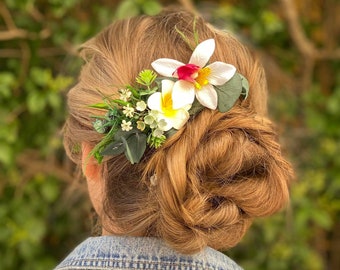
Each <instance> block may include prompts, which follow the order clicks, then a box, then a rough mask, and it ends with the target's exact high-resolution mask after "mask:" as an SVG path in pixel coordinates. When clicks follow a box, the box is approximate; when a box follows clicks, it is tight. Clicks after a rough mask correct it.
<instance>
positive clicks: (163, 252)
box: [55, 236, 242, 270]
mask: <svg viewBox="0 0 340 270" xmlns="http://www.w3.org/2000/svg"><path fill="white" fill-rule="evenodd" d="M79 269H82V270H84V269H89V270H90V269H91V270H93V269H96V270H99V269H155V270H158V269H162V270H163V269H167V270H170V269H171V270H196V269H209V270H222V269H223V270H242V268H241V267H240V266H238V265H237V264H236V263H235V262H234V261H232V260H231V259H230V258H229V257H227V256H226V255H224V254H222V253H220V252H218V251H216V250H214V249H211V248H206V249H205V250H204V251H202V252H200V253H197V254H195V255H191V256H188V255H183V254H179V253H177V252H176V251H174V250H172V249H171V248H169V247H167V246H166V245H165V244H164V242H163V241H162V240H160V239H157V238H149V237H117V236H100V237H90V238H88V239H87V240H85V241H84V242H83V243H81V244H80V245H79V246H78V247H76V248H75V249H74V250H73V251H72V252H71V253H70V254H69V255H68V256H67V257H66V259H65V260H64V261H62V262H61V263H60V264H59V265H58V266H57V267H56V268H55V270H79Z"/></svg>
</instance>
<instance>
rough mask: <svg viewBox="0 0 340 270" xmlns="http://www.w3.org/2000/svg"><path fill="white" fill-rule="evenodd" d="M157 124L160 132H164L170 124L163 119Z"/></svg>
mask: <svg viewBox="0 0 340 270" xmlns="http://www.w3.org/2000/svg"><path fill="white" fill-rule="evenodd" d="M157 124H158V128H159V129H160V130H164V128H165V127H166V126H167V124H168V123H167V122H166V121H165V119H161V120H159V121H158V123H157Z"/></svg>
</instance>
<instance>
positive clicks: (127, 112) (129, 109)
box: [123, 105, 135, 117]
mask: <svg viewBox="0 0 340 270" xmlns="http://www.w3.org/2000/svg"><path fill="white" fill-rule="evenodd" d="M123 109H124V110H123V114H124V115H125V116H127V117H133V113H134V112H135V109H134V108H132V107H130V106H129V105H127V106H124V107H123Z"/></svg>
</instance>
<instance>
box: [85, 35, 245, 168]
mask: <svg viewBox="0 0 340 270" xmlns="http://www.w3.org/2000/svg"><path fill="white" fill-rule="evenodd" d="M214 50H215V40H214V39H208V40H205V41H203V42H202V43H200V44H198V45H197V47H196V48H195V49H194V51H193V53H192V56H191V58H190V61H189V63H188V64H184V63H181V62H179V61H177V60H173V59H168V58H161V59H157V60H156V61H154V62H153V63H152V64H151V65H152V67H153V68H154V70H155V71H156V72H157V73H158V74H160V75H161V76H164V77H160V78H157V74H156V73H155V72H154V71H152V70H148V69H146V70H143V71H141V72H140V73H139V75H138V77H137V78H136V83H137V84H138V85H137V86H131V85H128V86H126V87H125V88H124V89H121V90H119V93H120V97H119V99H111V98H110V97H104V99H103V101H104V102H102V103H97V104H94V105H91V106H90V107H93V108H97V109H103V110H106V114H105V115H104V116H94V117H95V121H94V122H93V127H94V129H95V130H96V131H97V132H99V133H102V134H105V136H104V137H103V139H102V141H100V142H99V143H98V144H97V145H96V146H95V147H94V149H93V150H92V152H91V154H92V155H93V156H94V157H95V158H96V159H97V160H98V162H99V163H100V162H101V161H102V159H103V157H104V156H106V155H111V156H115V155H119V154H122V153H125V156H126V158H127V159H128V160H129V161H130V162H131V163H132V164H134V163H138V162H139V161H140V160H141V158H142V157H143V154H144V152H145V150H146V147H147V145H148V146H149V147H153V148H158V147H160V146H161V145H162V144H163V143H164V142H165V140H166V139H167V137H169V136H170V135H171V134H172V133H173V132H174V131H176V130H178V129H180V128H181V127H183V125H185V123H186V122H187V121H188V120H189V118H190V115H194V114H196V113H198V112H199V111H201V110H202V109H204V108H205V107H206V108H209V109H211V110H215V109H218V110H219V111H220V112H227V111H229V110H230V109H231V108H232V107H233V106H234V104H235V102H236V101H237V100H238V99H239V98H240V97H241V98H243V99H245V98H247V96H248V91H249V84H248V81H247V79H246V78H245V77H244V76H242V75H241V74H239V73H237V72H236V68H235V67H234V66H233V65H230V64H226V63H223V62H214V63H211V64H208V62H209V59H210V57H211V56H212V54H213V53H214Z"/></svg>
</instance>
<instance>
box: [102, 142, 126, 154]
mask: <svg viewBox="0 0 340 270" xmlns="http://www.w3.org/2000/svg"><path fill="white" fill-rule="evenodd" d="M124 150H125V147H124V144H123V142H121V141H114V142H112V143H110V144H108V145H107V146H106V147H105V148H104V149H103V151H101V152H100V154H101V155H103V156H116V155H119V154H121V153H123V152H124Z"/></svg>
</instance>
